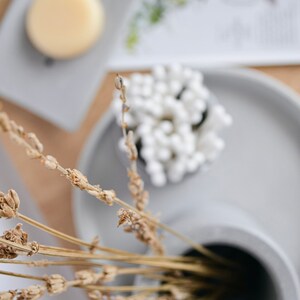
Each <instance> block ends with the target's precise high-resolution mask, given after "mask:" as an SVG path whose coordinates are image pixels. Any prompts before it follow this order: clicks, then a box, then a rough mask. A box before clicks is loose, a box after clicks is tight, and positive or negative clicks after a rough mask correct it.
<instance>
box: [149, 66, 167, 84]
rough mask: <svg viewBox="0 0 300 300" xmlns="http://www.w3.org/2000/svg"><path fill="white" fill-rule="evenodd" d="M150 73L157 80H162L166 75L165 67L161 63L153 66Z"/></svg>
mask: <svg viewBox="0 0 300 300" xmlns="http://www.w3.org/2000/svg"><path fill="white" fill-rule="evenodd" d="M152 73H153V76H154V77H155V78H156V79H157V80H164V79H165V78H166V76H167V72H166V69H165V68H164V67H163V66H161V65H158V66H155V67H154V68H153V70H152Z"/></svg>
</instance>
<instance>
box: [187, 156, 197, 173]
mask: <svg viewBox="0 0 300 300" xmlns="http://www.w3.org/2000/svg"><path fill="white" fill-rule="evenodd" d="M186 168H187V171H188V172H190V173H194V172H195V171H197V169H198V168H199V162H198V161H197V160H195V159H193V158H192V159H189V160H188V161H187V164H186Z"/></svg>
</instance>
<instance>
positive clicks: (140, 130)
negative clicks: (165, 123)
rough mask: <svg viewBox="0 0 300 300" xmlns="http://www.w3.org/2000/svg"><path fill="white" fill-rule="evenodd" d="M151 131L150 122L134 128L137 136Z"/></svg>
mask: <svg viewBox="0 0 300 300" xmlns="http://www.w3.org/2000/svg"><path fill="white" fill-rule="evenodd" d="M151 131H152V126H151V125H150V124H147V123H142V124H141V125H139V126H138V127H137V129H136V133H137V134H138V135H139V136H145V135H148V134H149V133H151Z"/></svg>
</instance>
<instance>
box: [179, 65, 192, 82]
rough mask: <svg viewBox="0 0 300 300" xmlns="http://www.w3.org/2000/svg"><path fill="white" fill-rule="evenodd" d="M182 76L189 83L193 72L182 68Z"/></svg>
mask: <svg viewBox="0 0 300 300" xmlns="http://www.w3.org/2000/svg"><path fill="white" fill-rule="evenodd" d="M182 76H183V78H184V79H185V81H186V82H187V81H190V80H191V78H192V76H193V71H192V70H191V69H189V68H184V70H183V71H182Z"/></svg>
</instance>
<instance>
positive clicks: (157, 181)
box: [151, 172, 167, 187]
mask: <svg viewBox="0 0 300 300" xmlns="http://www.w3.org/2000/svg"><path fill="white" fill-rule="evenodd" d="M151 182H152V184H153V185H155V186H157V187H162V186H164V185H165V184H166V183H167V178H166V175H165V174H164V173H163V172H158V173H154V174H151Z"/></svg>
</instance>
